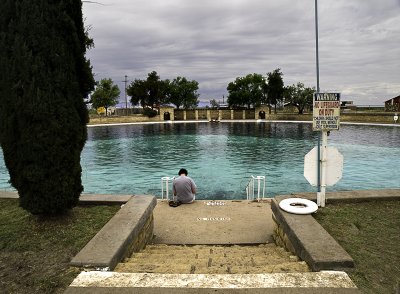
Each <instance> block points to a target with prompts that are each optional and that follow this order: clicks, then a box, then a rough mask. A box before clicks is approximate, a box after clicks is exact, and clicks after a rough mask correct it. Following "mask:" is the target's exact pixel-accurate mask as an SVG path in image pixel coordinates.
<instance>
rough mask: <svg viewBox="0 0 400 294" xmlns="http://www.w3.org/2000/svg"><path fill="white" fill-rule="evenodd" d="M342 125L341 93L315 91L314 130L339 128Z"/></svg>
mask: <svg viewBox="0 0 400 294" xmlns="http://www.w3.org/2000/svg"><path fill="white" fill-rule="evenodd" d="M339 125H340V93H315V94H314V99H313V130H314V131H329V130H338V129H339Z"/></svg>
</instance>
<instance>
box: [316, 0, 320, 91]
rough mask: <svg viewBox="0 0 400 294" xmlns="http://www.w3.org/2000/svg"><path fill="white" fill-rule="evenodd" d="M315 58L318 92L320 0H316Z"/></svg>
mask: <svg viewBox="0 0 400 294" xmlns="http://www.w3.org/2000/svg"><path fill="white" fill-rule="evenodd" d="M315 58H316V64H317V93H319V90H320V89H319V46H318V0H315Z"/></svg>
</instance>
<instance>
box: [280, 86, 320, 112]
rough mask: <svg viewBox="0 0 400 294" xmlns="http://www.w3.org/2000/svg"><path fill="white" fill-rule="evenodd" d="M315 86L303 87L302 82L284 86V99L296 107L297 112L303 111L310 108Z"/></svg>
mask: <svg viewBox="0 0 400 294" xmlns="http://www.w3.org/2000/svg"><path fill="white" fill-rule="evenodd" d="M314 93H315V88H314V87H313V88H309V87H304V84H303V83H297V85H294V84H293V85H291V86H287V87H285V91H284V96H285V99H286V100H287V101H289V102H291V103H292V104H293V105H294V106H296V107H297V110H298V111H299V114H303V113H304V109H305V108H307V107H308V108H312V103H313V95H314Z"/></svg>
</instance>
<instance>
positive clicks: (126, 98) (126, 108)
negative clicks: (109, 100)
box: [124, 75, 128, 115]
mask: <svg viewBox="0 0 400 294" xmlns="http://www.w3.org/2000/svg"><path fill="white" fill-rule="evenodd" d="M124 82H125V115H128V96H127V93H126V87H127V85H128V76H127V75H125V80H124Z"/></svg>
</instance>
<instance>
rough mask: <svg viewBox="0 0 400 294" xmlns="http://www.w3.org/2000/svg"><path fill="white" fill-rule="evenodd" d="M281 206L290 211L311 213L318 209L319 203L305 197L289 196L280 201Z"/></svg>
mask: <svg viewBox="0 0 400 294" xmlns="http://www.w3.org/2000/svg"><path fill="white" fill-rule="evenodd" d="M279 207H280V208H281V209H282V210H284V211H286V212H289V213H294V214H311V213H314V212H316V211H317V209H318V205H317V204H316V203H315V202H313V201H311V200H308V199H304V198H287V199H284V200H282V201H281V202H279Z"/></svg>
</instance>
